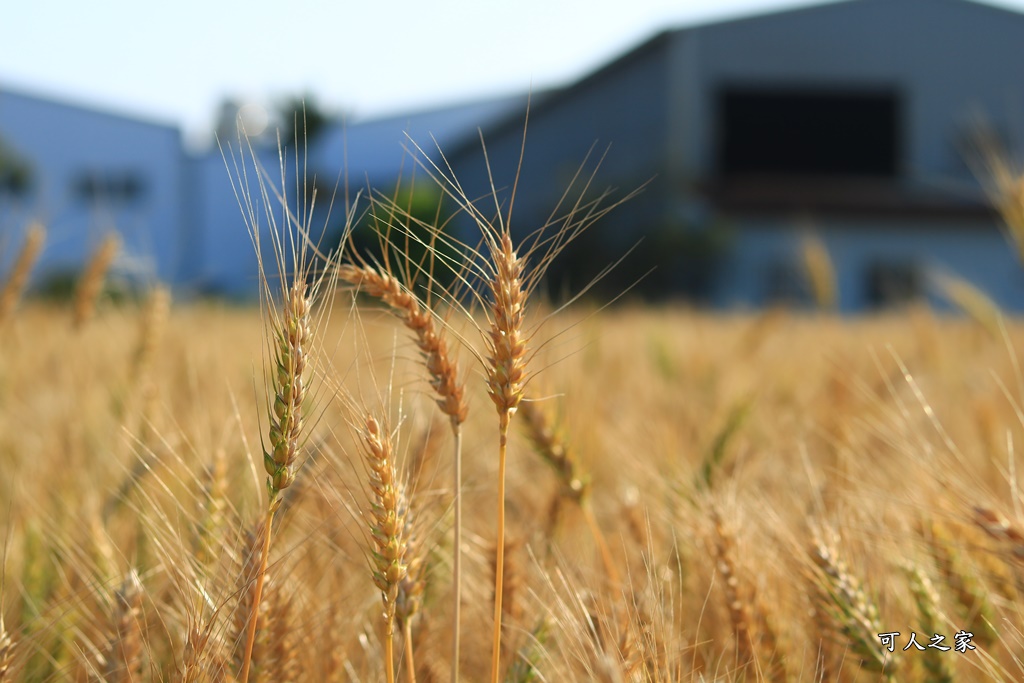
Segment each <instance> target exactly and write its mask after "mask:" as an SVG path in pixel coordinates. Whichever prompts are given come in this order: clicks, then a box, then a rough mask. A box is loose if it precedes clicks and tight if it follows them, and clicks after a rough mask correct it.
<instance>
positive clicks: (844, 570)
mask: <svg viewBox="0 0 1024 683" xmlns="http://www.w3.org/2000/svg"><path fill="white" fill-rule="evenodd" d="M810 554H811V558H812V559H813V560H814V564H815V566H816V567H817V570H818V577H817V581H816V584H817V586H816V587H817V590H816V592H815V599H816V601H817V603H818V607H820V608H822V610H823V611H824V612H825V613H826V614H828V615H829V616H830V617H831V618H832V622H833V624H834V626H835V629H836V630H837V631H838V632H839V633H840V634H842V635H843V636H844V637H845V639H846V642H847V644H848V645H849V646H850V649H851V650H852V652H853V653H854V654H856V655H857V656H858V657H859V658H860V661H861V665H862V666H864V667H865V668H867V669H869V670H872V671H877V672H878V673H880V674H882V676H883V677H884V679H885V680H892V677H893V669H895V663H894V662H893V661H892V660H891V659H890V658H889V657H888V656H887V653H886V652H885V651H884V650H883V649H882V648H881V647H879V644H878V633H880V632H881V631H882V625H881V620H880V617H879V614H878V607H876V606H875V603H874V602H873V601H872V599H871V597H870V596H869V595H868V594H867V592H866V591H865V590H864V589H863V588H862V587H861V584H860V581H858V580H857V577H856V576H854V575H853V574H852V573H851V572H850V570H849V568H848V567H847V565H846V562H844V561H843V559H842V558H841V557H839V554H838V551H837V550H836V543H835V542H831V541H825V540H823V539H822V537H821V536H820V534H817V533H815V534H814V540H813V543H812V545H811V549H810Z"/></svg>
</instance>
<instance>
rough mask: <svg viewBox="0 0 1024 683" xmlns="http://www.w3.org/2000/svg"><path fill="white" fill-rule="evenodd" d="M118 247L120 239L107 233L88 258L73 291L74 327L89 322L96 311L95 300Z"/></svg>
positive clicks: (115, 256) (119, 247) (101, 289)
mask: <svg viewBox="0 0 1024 683" xmlns="http://www.w3.org/2000/svg"><path fill="white" fill-rule="evenodd" d="M120 249H121V239H120V238H119V237H118V236H117V235H116V234H115V233H109V234H108V235H107V236H106V237H104V238H103V241H102V242H101V243H100V246H99V247H98V248H97V249H96V251H95V252H93V255H92V258H90V259H89V263H88V264H87V265H86V267H85V271H84V272H83V273H82V277H81V279H80V280H79V281H78V288H77V289H76V291H75V303H74V309H73V318H72V323H73V324H74V326H75V328H76V329H77V328H80V327H82V326H83V325H85V323H87V322H89V320H90V319H91V318H92V316H93V315H94V314H95V313H96V301H97V299H98V298H99V295H100V292H102V291H103V283H104V281H105V280H106V276H107V271H108V270H110V266H111V265H112V264H113V263H114V259H115V258H117V253H118V251H120Z"/></svg>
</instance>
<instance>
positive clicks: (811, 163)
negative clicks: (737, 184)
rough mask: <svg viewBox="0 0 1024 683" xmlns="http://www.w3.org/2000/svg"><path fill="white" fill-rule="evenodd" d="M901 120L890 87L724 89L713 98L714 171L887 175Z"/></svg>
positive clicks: (894, 161)
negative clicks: (715, 105) (715, 104)
mask: <svg viewBox="0 0 1024 683" xmlns="http://www.w3.org/2000/svg"><path fill="white" fill-rule="evenodd" d="M899 119H900V107H899V98H898V97H897V95H896V93H894V92H890V91H856V90H853V91H844V90H836V89H824V88H823V89H812V88H768V87H726V88H724V89H722V90H721V91H720V92H719V97H718V119H717V120H718V122H719V130H718V171H719V173H720V174H721V175H722V176H726V177H730V176H732V177H735V176H744V175H746V176H823V175H824V176H840V177H842V176H874V177H892V176H895V175H896V172H897V167H898V158H899V148H900V126H899Z"/></svg>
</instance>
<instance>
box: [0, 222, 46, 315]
mask: <svg viewBox="0 0 1024 683" xmlns="http://www.w3.org/2000/svg"><path fill="white" fill-rule="evenodd" d="M45 242H46V228H44V227H43V225H42V224H41V223H33V224H32V227H30V228H29V229H28V234H27V235H26V236H25V242H24V243H23V244H22V245H21V251H19V252H18V257H17V258H16V259H15V260H14V266H13V267H12V268H11V274H10V276H8V278H7V282H5V283H4V288H3V290H2V291H0V323H3V322H4V321H6V320H7V319H8V318H9V317H10V315H11V313H12V312H14V308H15V307H16V306H17V305H18V301H19V299H21V295H22V293H23V292H24V291H25V285H26V284H27V283H28V276H29V274H30V273H31V272H32V266H34V265H35V262H36V259H37V258H39V254H40V252H41V251H42V250H43V244H44V243H45Z"/></svg>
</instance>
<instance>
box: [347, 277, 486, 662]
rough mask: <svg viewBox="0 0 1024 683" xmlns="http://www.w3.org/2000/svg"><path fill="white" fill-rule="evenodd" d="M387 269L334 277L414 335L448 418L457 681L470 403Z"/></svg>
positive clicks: (422, 308) (433, 335)
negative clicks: (464, 425)
mask: <svg viewBox="0 0 1024 683" xmlns="http://www.w3.org/2000/svg"><path fill="white" fill-rule="evenodd" d="M387 271H388V269H387V268H375V267H373V266H371V265H369V264H365V263H364V264H363V265H355V264H351V263H348V264H342V265H341V266H339V268H338V279H339V280H341V281H343V282H347V283H349V284H350V285H353V286H355V287H358V288H359V291H361V292H363V293H365V294H367V295H368V296H372V297H374V298H376V299H379V300H381V301H382V302H384V303H385V304H387V305H388V306H389V307H390V308H391V310H392V311H394V313H395V315H397V316H398V318H399V319H400V320H401V321H402V323H403V324H404V325H405V326H406V327H407V328H409V330H411V331H412V333H413V334H415V335H416V345H417V346H418V347H419V349H420V352H421V353H422V354H423V359H424V363H425V365H426V366H427V372H429V373H430V377H431V380H430V385H431V386H432V387H433V388H434V392H435V393H436V394H437V397H438V398H437V405H438V407H439V408H440V409H441V412H442V413H444V414H445V415H447V416H448V420H449V424H450V425H451V430H452V436H453V438H454V441H455V444H454V451H455V452H454V457H453V462H454V473H453V476H454V482H453V491H454V493H453V495H454V500H453V508H454V515H455V520H454V525H455V533H454V535H455V539H454V543H453V545H454V548H453V549H452V595H453V598H452V601H453V605H452V622H453V628H452V671H453V674H452V676H453V680H457V676H458V669H459V659H460V657H461V654H460V652H459V649H460V647H459V644H460V638H459V631H460V628H459V625H460V623H461V613H462V493H461V492H462V423H463V422H465V421H466V416H467V414H468V412H469V405H468V403H467V402H466V397H465V387H464V385H463V384H462V383H461V382H460V380H459V366H458V363H457V362H456V361H455V359H454V358H453V357H452V354H451V353H450V352H449V350H448V344H447V342H446V340H445V335H444V330H443V329H439V328H438V327H437V325H436V323H435V320H434V315H433V313H432V312H431V311H430V310H429V308H428V307H427V306H426V305H425V304H424V303H423V302H421V301H420V300H419V298H418V297H417V296H416V295H415V294H414V293H413V292H411V291H409V289H408V288H407V287H404V286H403V285H402V283H401V282H400V281H399V280H398V278H396V277H395V276H394V275H392V274H390V273H389V272H387Z"/></svg>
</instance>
